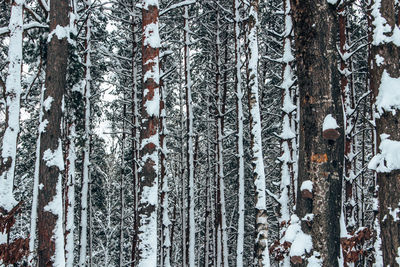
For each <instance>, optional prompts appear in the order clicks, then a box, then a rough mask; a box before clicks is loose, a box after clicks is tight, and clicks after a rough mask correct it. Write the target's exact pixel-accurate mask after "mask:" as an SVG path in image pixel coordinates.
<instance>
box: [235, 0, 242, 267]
mask: <svg viewBox="0 0 400 267" xmlns="http://www.w3.org/2000/svg"><path fill="white" fill-rule="evenodd" d="M239 5H240V3H239V0H233V12H234V14H235V17H234V22H233V23H234V24H233V31H234V35H235V91H236V112H237V119H236V123H237V126H236V127H237V130H236V131H237V137H236V150H237V159H238V183H239V188H238V228H237V235H238V236H237V245H236V266H243V253H244V251H243V248H244V148H243V120H244V116H243V102H242V99H243V95H244V94H243V90H242V86H241V84H242V76H241V67H242V64H241V61H240V57H241V54H240V51H241V49H240V28H239V23H240V13H239Z"/></svg>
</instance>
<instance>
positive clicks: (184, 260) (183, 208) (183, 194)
mask: <svg viewBox="0 0 400 267" xmlns="http://www.w3.org/2000/svg"><path fill="white" fill-rule="evenodd" d="M179 90H180V92H179V114H180V141H181V144H180V146H181V152H180V158H179V160H180V162H179V164H180V165H179V167H180V171H179V175H180V180H181V190H182V191H181V198H180V200H181V220H182V223H181V229H182V231H181V232H182V266H183V267H185V266H186V264H187V256H188V255H187V252H188V248H187V246H188V243H187V242H188V238H187V230H188V229H187V217H186V211H187V208H186V207H187V206H186V205H187V199H186V189H187V181H186V179H185V176H184V174H185V163H184V159H185V152H184V143H185V130H184V125H185V118H184V115H183V105H184V103H183V101H184V92H183V88H182V87H180V88H179Z"/></svg>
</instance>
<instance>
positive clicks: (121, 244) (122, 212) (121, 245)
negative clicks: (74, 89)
mask: <svg viewBox="0 0 400 267" xmlns="http://www.w3.org/2000/svg"><path fill="white" fill-rule="evenodd" d="M123 102H124V104H123V111H122V120H123V121H122V138H121V177H120V182H119V186H120V188H119V201H120V205H121V206H120V220H119V266H120V267H122V266H124V264H123V262H124V217H125V192H124V187H125V184H124V180H125V139H126V133H125V131H126V126H125V125H126V123H125V120H126V104H125V103H126V99H125V93H124V99H123Z"/></svg>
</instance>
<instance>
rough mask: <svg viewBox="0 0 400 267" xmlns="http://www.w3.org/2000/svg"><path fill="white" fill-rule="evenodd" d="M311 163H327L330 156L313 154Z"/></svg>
mask: <svg viewBox="0 0 400 267" xmlns="http://www.w3.org/2000/svg"><path fill="white" fill-rule="evenodd" d="M311 161H312V162H316V163H325V162H328V155H326V154H314V153H313V154H312V155H311Z"/></svg>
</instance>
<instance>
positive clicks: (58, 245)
mask: <svg viewBox="0 0 400 267" xmlns="http://www.w3.org/2000/svg"><path fill="white" fill-rule="evenodd" d="M61 179H62V176H61V174H59V175H58V179H57V185H56V195H55V196H54V198H53V200H52V201H50V202H49V203H48V204H47V205H46V206H45V207H44V210H45V211H48V212H51V213H53V214H54V215H56V216H57V221H56V224H55V226H54V230H53V237H52V238H53V240H54V243H55V252H54V255H53V257H52V261H53V266H55V267H64V266H65V257H64V229H63V200H62V188H61V187H62V186H61Z"/></svg>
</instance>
